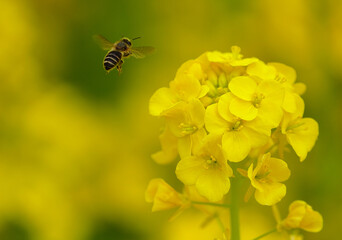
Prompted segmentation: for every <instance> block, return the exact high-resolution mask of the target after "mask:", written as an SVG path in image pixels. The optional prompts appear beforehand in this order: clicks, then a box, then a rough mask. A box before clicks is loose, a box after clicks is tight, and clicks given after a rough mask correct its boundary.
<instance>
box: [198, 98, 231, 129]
mask: <svg viewBox="0 0 342 240" xmlns="http://www.w3.org/2000/svg"><path fill="white" fill-rule="evenodd" d="M204 122H205V127H206V129H207V130H208V132H210V133H218V134H222V133H223V132H224V131H226V130H227V129H229V128H230V125H231V123H229V122H227V121H225V120H224V119H223V118H222V117H221V116H220V115H219V113H218V111H217V103H215V104H212V105H210V106H208V107H207V109H206V111H205V119H204Z"/></svg>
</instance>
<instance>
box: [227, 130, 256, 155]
mask: <svg viewBox="0 0 342 240" xmlns="http://www.w3.org/2000/svg"><path fill="white" fill-rule="evenodd" d="M222 149H223V152H224V155H225V157H226V158H227V159H228V160H229V161H231V162H240V161H242V160H243V159H245V158H246V157H247V155H248V153H249V151H250V150H251V144H250V142H249V139H248V137H247V136H246V135H245V134H244V132H242V131H229V132H225V133H224V134H223V137H222Z"/></svg>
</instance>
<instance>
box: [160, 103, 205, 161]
mask: <svg viewBox="0 0 342 240" xmlns="http://www.w3.org/2000/svg"><path fill="white" fill-rule="evenodd" d="M204 114H205V109H204V106H203V105H202V103H201V101H200V100H198V99H195V98H193V99H191V100H189V101H188V102H180V103H178V104H177V105H176V106H174V107H173V108H171V109H169V110H168V111H167V112H166V113H165V115H164V117H165V120H166V125H167V127H168V128H169V129H170V131H171V132H172V134H173V135H174V136H176V137H177V138H178V152H179V155H180V156H181V158H182V157H186V156H190V155H191V153H194V152H196V149H198V147H199V146H200V143H201V141H202V139H203V138H204V137H205V136H206V131H205V129H204Z"/></svg>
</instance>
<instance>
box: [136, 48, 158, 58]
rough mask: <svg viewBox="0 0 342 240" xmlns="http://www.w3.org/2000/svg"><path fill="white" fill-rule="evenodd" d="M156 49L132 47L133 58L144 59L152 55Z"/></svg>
mask: <svg viewBox="0 0 342 240" xmlns="http://www.w3.org/2000/svg"><path fill="white" fill-rule="evenodd" d="M153 51H154V47H132V48H131V52H132V56H133V57H135V58H144V57H145V56H146V55H148V54H151V53H152V52H153Z"/></svg>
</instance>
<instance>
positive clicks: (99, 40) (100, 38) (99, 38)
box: [94, 35, 114, 50]
mask: <svg viewBox="0 0 342 240" xmlns="http://www.w3.org/2000/svg"><path fill="white" fill-rule="evenodd" d="M94 40H95V41H96V42H97V43H98V44H99V45H100V47H101V48H102V49H103V50H110V49H112V48H113V45H114V43H111V42H110V41H108V40H107V39H106V38H105V37H104V36H101V35H94Z"/></svg>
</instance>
